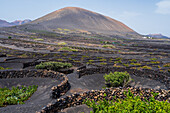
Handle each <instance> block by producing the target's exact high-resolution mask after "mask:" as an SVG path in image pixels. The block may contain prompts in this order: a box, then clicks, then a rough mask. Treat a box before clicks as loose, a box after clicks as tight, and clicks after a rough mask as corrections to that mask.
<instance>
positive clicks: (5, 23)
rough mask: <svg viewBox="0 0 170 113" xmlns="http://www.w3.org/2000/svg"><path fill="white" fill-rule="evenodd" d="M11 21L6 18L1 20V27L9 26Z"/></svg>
mask: <svg viewBox="0 0 170 113" xmlns="http://www.w3.org/2000/svg"><path fill="white" fill-rule="evenodd" d="M8 26H10V23H9V22H7V21H5V20H0V27H8Z"/></svg>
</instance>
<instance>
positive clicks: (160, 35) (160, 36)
mask: <svg viewBox="0 0 170 113" xmlns="http://www.w3.org/2000/svg"><path fill="white" fill-rule="evenodd" d="M146 36H148V37H153V38H164V39H170V37H167V36H164V35H162V34H149V35H146Z"/></svg>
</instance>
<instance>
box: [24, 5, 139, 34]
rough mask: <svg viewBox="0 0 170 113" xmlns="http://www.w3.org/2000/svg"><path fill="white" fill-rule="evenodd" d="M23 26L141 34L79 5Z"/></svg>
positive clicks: (52, 29) (39, 28)
mask: <svg viewBox="0 0 170 113" xmlns="http://www.w3.org/2000/svg"><path fill="white" fill-rule="evenodd" d="M22 27H23V28H26V29H36V30H46V31H52V32H53V31H55V30H56V29H58V28H62V29H71V30H85V31H90V32H95V33H104V34H109V35H120V36H130V37H133V35H134V36H139V34H138V33H136V32H135V31H134V30H132V29H131V28H129V27H128V26H126V25H125V24H123V23H121V22H119V21H117V20H114V19H112V18H110V17H107V16H104V15H101V14H98V13H95V12H92V11H89V10H86V9H82V8H78V7H66V8H63V9H60V10H57V11H54V12H52V13H50V14H47V15H45V16H43V17H41V18H38V19H36V20H34V21H32V22H31V23H29V24H25V25H23V26H22Z"/></svg>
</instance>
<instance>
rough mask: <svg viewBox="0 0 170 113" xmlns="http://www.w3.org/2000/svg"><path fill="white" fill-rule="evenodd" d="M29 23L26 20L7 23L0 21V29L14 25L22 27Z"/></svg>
mask: <svg viewBox="0 0 170 113" xmlns="http://www.w3.org/2000/svg"><path fill="white" fill-rule="evenodd" d="M28 22H31V20H29V19H26V20H16V21H14V22H11V23H10V22H7V21H5V20H0V27H10V26H15V25H22V24H25V23H28Z"/></svg>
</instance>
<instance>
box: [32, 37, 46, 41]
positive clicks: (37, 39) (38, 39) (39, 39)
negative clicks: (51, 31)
mask: <svg viewBox="0 0 170 113" xmlns="http://www.w3.org/2000/svg"><path fill="white" fill-rule="evenodd" d="M34 40H35V41H43V40H44V39H42V38H34Z"/></svg>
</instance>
